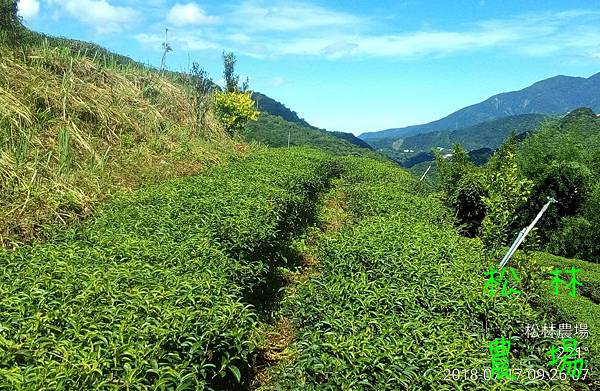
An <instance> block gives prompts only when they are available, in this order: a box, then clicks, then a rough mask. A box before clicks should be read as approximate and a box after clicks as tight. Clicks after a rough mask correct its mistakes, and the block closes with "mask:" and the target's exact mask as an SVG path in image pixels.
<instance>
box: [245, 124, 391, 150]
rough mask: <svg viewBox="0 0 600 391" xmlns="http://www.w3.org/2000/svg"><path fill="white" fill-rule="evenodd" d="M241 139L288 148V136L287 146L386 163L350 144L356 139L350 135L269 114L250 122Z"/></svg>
mask: <svg viewBox="0 0 600 391" xmlns="http://www.w3.org/2000/svg"><path fill="white" fill-rule="evenodd" d="M349 136H351V137H349ZM244 137H245V139H246V140H248V141H258V142H260V143H263V144H265V145H268V146H270V147H287V145H288V137H289V141H290V143H289V145H290V146H308V147H313V148H319V149H322V150H325V151H328V152H331V153H333V154H336V155H362V156H369V157H372V158H375V159H379V160H385V157H384V156H383V155H381V154H379V153H376V152H374V151H373V150H371V148H369V147H368V146H363V145H356V144H355V143H353V142H352V141H355V140H354V136H353V135H351V134H348V133H341V132H338V133H334V132H328V131H326V130H322V129H317V128H313V127H306V126H302V125H299V124H296V123H293V122H288V121H286V120H284V119H283V118H280V117H278V116H275V115H270V114H268V113H262V114H261V116H260V117H259V119H258V121H256V122H251V123H249V124H248V125H247V126H246V131H245V132H244ZM348 140H350V141H348ZM355 142H356V141H355ZM359 144H360V143H359Z"/></svg>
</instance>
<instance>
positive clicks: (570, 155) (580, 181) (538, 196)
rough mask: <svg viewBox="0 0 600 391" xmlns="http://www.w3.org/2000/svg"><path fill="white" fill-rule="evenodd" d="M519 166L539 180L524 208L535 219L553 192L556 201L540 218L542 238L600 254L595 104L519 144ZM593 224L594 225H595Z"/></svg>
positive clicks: (593, 256)
mask: <svg viewBox="0 0 600 391" xmlns="http://www.w3.org/2000/svg"><path fill="white" fill-rule="evenodd" d="M517 156H518V162H519V168H520V170H521V172H522V173H523V175H525V176H526V177H528V178H530V179H531V180H533V181H534V182H535V186H534V189H533V193H532V196H531V201H530V202H529V203H528V206H527V207H526V208H522V209H521V211H520V213H519V214H520V215H521V216H522V217H523V220H531V219H532V218H533V217H534V216H535V214H536V213H537V211H538V210H539V209H540V208H541V206H542V205H543V204H544V203H545V202H546V200H547V197H553V198H555V199H556V200H557V201H558V203H557V204H554V205H553V206H552V207H551V208H550V209H549V210H548V212H547V213H546V214H545V216H544V218H542V220H540V222H539V223H538V224H539V227H540V238H541V240H542V243H544V244H546V243H548V250H550V251H556V252H557V253H558V254H561V255H565V256H579V257H583V258H585V259H587V260H592V261H597V260H598V259H600V248H599V247H598V246H596V245H595V243H597V239H596V237H595V236H594V231H596V230H595V228H593V227H595V221H596V220H595V218H594V217H593V216H594V214H593V213H591V212H588V211H590V210H592V209H594V207H593V206H592V205H594V199H596V198H597V197H598V195H597V194H595V193H594V194H592V188H593V184H594V183H595V182H597V181H598V180H599V178H600V163H599V162H600V119H598V118H597V117H596V116H595V115H594V113H593V112H591V110H589V109H578V110H574V111H573V112H571V113H570V114H568V115H567V116H565V117H564V118H562V119H560V120H558V119H557V120H554V121H548V122H546V123H544V124H543V126H542V127H541V128H540V129H539V130H538V131H536V132H535V133H533V134H532V135H531V136H530V137H528V138H527V139H526V140H525V141H523V143H521V144H520V145H519V148H518V155H517ZM590 228H591V229H590Z"/></svg>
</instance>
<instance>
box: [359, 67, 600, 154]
mask: <svg viewBox="0 0 600 391" xmlns="http://www.w3.org/2000/svg"><path fill="white" fill-rule="evenodd" d="M578 107H589V108H591V109H592V110H594V111H598V110H600V73H597V74H595V75H593V76H590V77H589V78H583V77H571V76H555V77H551V78H549V79H545V80H542V81H539V82H537V83H535V84H533V85H531V86H529V87H527V88H524V89H522V90H520V91H513V92H506V93H502V94H498V95H494V96H492V97H491V98H489V99H487V100H485V101H483V102H481V103H477V104H475V105H472V106H468V107H465V108H463V109H461V110H458V111H456V112H454V113H452V114H450V115H448V116H447V117H444V118H442V119H440V120H437V121H433V122H430V123H427V124H423V125H413V126H408V127H404V128H394V129H387V130H382V131H379V132H368V133H363V134H361V135H360V136H359V137H360V138H361V139H363V140H365V141H367V142H369V141H371V140H373V139H378V138H402V137H408V136H412V135H415V134H419V133H426V132H434V131H452V130H455V129H459V128H465V127H468V126H471V125H476V124H478V123H481V122H484V121H489V120H493V119H497V118H503V117H509V116H514V115H519V114H546V115H554V114H564V113H566V112H568V111H571V110H573V109H575V108H578Z"/></svg>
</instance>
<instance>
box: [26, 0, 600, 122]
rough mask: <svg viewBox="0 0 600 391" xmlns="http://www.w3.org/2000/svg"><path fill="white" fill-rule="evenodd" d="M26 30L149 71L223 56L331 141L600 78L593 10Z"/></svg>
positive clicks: (117, 6)
mask: <svg viewBox="0 0 600 391" xmlns="http://www.w3.org/2000/svg"><path fill="white" fill-rule="evenodd" d="M19 8H20V13H21V15H22V16H23V18H24V20H25V24H26V25H27V26H29V27H30V28H32V29H34V30H36V31H40V32H44V33H48V34H52V35H61V36H65V37H69V38H77V39H81V40H86V41H92V42H95V43H98V44H100V45H102V46H105V47H107V48H109V49H111V50H114V51H116V52H118V53H121V54H125V55H128V56H130V57H132V58H134V59H136V60H138V61H141V62H145V63H149V64H152V65H155V66H157V65H158V64H159V63H160V58H161V42H162V41H163V39H164V30H165V28H166V27H168V28H169V41H170V44H171V46H172V47H173V49H174V51H173V52H171V53H169V55H168V58H167V66H168V67H169V68H170V69H173V70H186V69H187V68H188V63H189V61H197V62H199V63H200V64H201V65H202V66H203V67H204V68H205V69H206V70H207V71H208V72H209V74H210V75H211V76H212V77H213V79H215V81H219V80H220V79H221V74H222V65H221V52H222V50H231V51H233V52H235V53H236V55H237V57H238V72H239V73H240V74H241V75H242V76H244V77H245V76H248V77H249V78H250V86H251V88H252V89H254V90H256V91H261V92H263V93H265V94H267V95H269V96H271V97H273V98H275V99H277V100H279V101H281V102H283V103H285V104H286V105H287V106H288V107H290V108H292V109H293V110H295V111H297V112H298V114H299V115H300V116H301V117H304V118H305V119H306V120H307V121H309V122H310V123H312V124H314V125H316V126H319V127H325V128H327V129H329V130H340V131H349V132H353V133H356V134H359V133H361V132H364V131H374V130H382V129H386V128H390V127H400V126H407V125H415V124H419V123H425V122H429V121H432V120H435V119H438V118H441V117H443V116H445V115H447V114H449V113H451V112H453V111H455V110H457V109H460V108H462V107H464V106H466V105H469V104H473V103H477V102H479V101H481V100H483V99H485V98H487V97H489V96H491V95H494V94H496V93H499V92H505V91H510V90H516V89H521V88H523V87H526V86H528V85H530V84H532V83H534V82H536V81H538V80H541V79H544V78H547V77H551V76H555V75H557V74H565V75H572V76H585V77H588V76H590V75H592V74H594V73H596V72H599V71H600V3H599V2H598V0H594V1H577V0H569V1H550V0H546V1H534V0H512V1H511V0H496V1H492V0H472V1H467V0H459V1H410V0H407V1H401V0H396V1H376V0H372V1H333V0H329V1H325V0H320V1H317V0H314V1H261V0H236V1H227V0H221V1H214V0H197V1H196V0H194V1H187V0H183V1H166V0H145V1H144V0H20V3H19Z"/></svg>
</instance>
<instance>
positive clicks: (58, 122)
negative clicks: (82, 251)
mask: <svg viewBox="0 0 600 391" xmlns="http://www.w3.org/2000/svg"><path fill="white" fill-rule="evenodd" d="M62 42H68V43H69V44H70V46H68V47H61V46H55V45H59V44H60V43H62ZM73 45H74V46H73ZM79 46H83V47H82V51H75V49H74V48H75V47H79ZM93 48H94V46H91V45H79V44H78V43H77V42H70V41H66V40H62V39H58V40H53V41H44V42H43V43H42V44H38V43H37V41H36V42H35V43H33V44H28V45H23V46H21V47H20V48H19V51H16V50H13V49H12V48H9V47H7V46H5V45H2V44H0V190H1V191H0V244H2V245H5V246H11V245H15V244H17V243H19V242H22V241H28V240H30V239H32V238H33V237H34V236H35V235H36V234H37V233H39V232H41V231H42V230H43V226H45V225H47V224H69V223H70V222H72V220H76V219H79V218H81V217H83V216H87V215H89V214H91V213H92V212H93V210H94V209H95V206H96V205H98V204H99V203H101V202H104V201H106V200H107V199H109V198H111V197H112V196H113V195H114V194H116V193H119V192H124V191H125V192H126V191H131V190H133V189H136V188H138V187H139V186H141V185H143V184H148V183H153V182H158V181H162V180H165V179H169V178H174V177H179V176H183V175H189V174H191V173H197V172H200V171H202V170H203V169H205V168H206V167H208V166H212V165H214V164H216V163H218V162H220V161H223V160H227V159H228V158H229V156H234V155H238V154H239V151H243V150H245V149H247V147H245V146H242V145H240V144H239V142H236V141H233V140H231V139H229V138H228V137H227V136H226V135H225V133H224V132H223V129H222V128H221V126H220V125H219V124H218V123H217V122H216V121H215V119H214V117H213V115H212V112H211V110H210V109H209V108H206V110H205V109H203V108H202V107H205V106H203V105H204V103H202V102H203V99H204V98H203V97H201V96H198V95H196V94H195V93H194V92H193V91H192V90H191V88H190V87H189V85H186V83H185V81H186V80H185V78H183V77H181V75H176V74H159V73H158V72H156V71H154V70H152V69H148V68H146V67H142V66H140V65H139V64H137V63H134V62H129V61H127V60H126V59H124V58H121V60H122V61H121V60H119V58H120V57H113V56H112V55H111V54H108V53H107V52H105V51H100V52H94V51H93Z"/></svg>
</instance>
